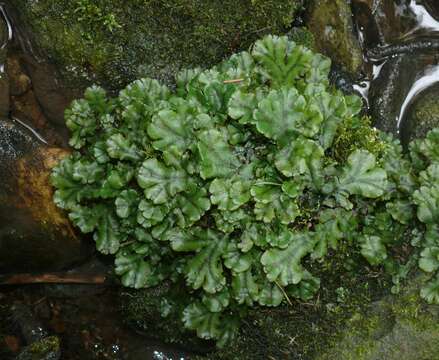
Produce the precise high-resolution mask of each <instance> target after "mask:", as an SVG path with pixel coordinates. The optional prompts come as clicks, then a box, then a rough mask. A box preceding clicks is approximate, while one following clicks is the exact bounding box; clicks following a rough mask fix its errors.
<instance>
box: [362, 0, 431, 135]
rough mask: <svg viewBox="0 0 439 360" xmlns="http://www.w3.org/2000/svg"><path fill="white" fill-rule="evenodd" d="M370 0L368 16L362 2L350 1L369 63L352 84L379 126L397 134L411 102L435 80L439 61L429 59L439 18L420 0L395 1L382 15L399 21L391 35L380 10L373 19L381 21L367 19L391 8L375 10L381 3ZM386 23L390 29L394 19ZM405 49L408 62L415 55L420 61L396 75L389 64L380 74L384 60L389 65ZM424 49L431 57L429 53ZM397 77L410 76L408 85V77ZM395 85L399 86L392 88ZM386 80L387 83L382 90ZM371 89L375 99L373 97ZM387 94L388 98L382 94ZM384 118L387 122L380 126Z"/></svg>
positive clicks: (384, 63)
mask: <svg viewBox="0 0 439 360" xmlns="http://www.w3.org/2000/svg"><path fill="white" fill-rule="evenodd" d="M374 4H375V7H374V8H373V9H369V10H368V11H371V13H370V16H369V17H368V18H367V20H365V18H364V16H365V11H366V8H365V5H364V3H362V2H354V13H355V14H356V18H357V31H358V37H359V41H360V44H361V45H362V46H363V49H364V52H365V60H366V67H367V75H366V77H365V78H364V79H362V80H361V81H359V82H358V83H357V84H355V85H354V89H355V90H356V91H357V93H358V94H359V95H360V96H361V97H362V98H363V99H364V100H365V103H366V105H367V108H368V109H369V111H371V113H372V115H373V116H374V117H375V118H376V120H377V124H378V125H377V126H378V127H380V128H382V129H384V130H386V131H392V132H394V133H395V134H400V132H401V127H403V126H404V124H405V122H404V119H405V117H406V116H407V113H408V112H409V109H410V106H411V105H412V104H413V102H414V101H415V100H416V99H417V97H418V96H419V95H420V94H421V93H422V92H423V91H424V90H426V89H428V88H429V87H431V86H433V85H435V84H436V83H438V82H439V63H437V62H436V60H435V59H433V60H430V59H432V58H433V57H434V56H435V54H437V53H438V52H439V21H438V20H436V19H435V17H434V16H432V14H430V13H429V12H428V10H427V7H426V6H425V5H424V3H423V1H415V0H411V1H410V2H409V3H407V2H404V1H399V2H394V3H393V4H392V6H394V8H393V9H391V10H393V12H392V13H391V14H390V13H389V14H385V15H387V17H388V18H389V19H391V18H393V19H394V21H395V22H396V23H398V29H399V30H400V33H399V34H395V33H393V32H391V31H390V30H388V29H387V28H386V26H384V25H383V24H382V22H383V18H385V16H384V15H383V14H382V13H381V14H380V16H381V18H380V19H377V21H380V22H381V23H380V24H379V25H377V24H378V23H374V22H373V21H372V20H371V19H370V17H371V16H378V15H377V13H378V12H379V11H382V12H385V11H388V12H390V10H389V8H386V9H378V6H380V2H378V1H377V2H374ZM395 4H396V5H395ZM397 4H399V5H397ZM436 15H438V14H436ZM387 26H388V27H389V28H390V27H391V26H392V24H387ZM391 30H392V31H393V29H391ZM380 31H381V32H383V33H380ZM386 31H388V33H386ZM388 39H391V40H388ZM405 54H410V56H412V57H413V58H412V61H413V59H416V62H417V64H418V65H417V66H413V67H410V68H408V69H404V71H401V73H399V74H397V73H396V71H397V70H396V69H395V70H394V69H390V70H389V69H387V70H386V72H385V73H384V74H382V70H383V67H384V66H385V65H386V63H387V62H389V61H391V63H389V65H390V66H393V63H394V61H393V60H394V59H395V57H398V56H405ZM428 54H431V56H430V57H428ZM392 59H393V60H392ZM426 59H427V60H426ZM423 64H425V65H423ZM389 74H392V76H394V77H395V78H396V80H394V84H391V83H388V82H386V79H387V78H388V77H389V76H390V75H389ZM398 77H403V78H404V79H405V80H407V79H413V80H412V83H411V84H408V85H406V84H405V82H406V81H405V80H403V78H401V80H400V81H398V80H397V78H398ZM395 84H396V86H397V88H395V89H392V86H395ZM402 84H404V86H402ZM386 85H388V86H389V88H388V89H385V90H384V89H383V88H385V87H386ZM371 89H372V90H373V93H374V94H375V97H378V98H379V99H375V100H374V101H372V100H373V99H371ZM386 97H389V98H390V99H388V100H387V99H383V98H386ZM380 117H381V119H380ZM384 122H387V123H388V124H387V125H383V123H384Z"/></svg>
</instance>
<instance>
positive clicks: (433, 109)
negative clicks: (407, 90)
mask: <svg viewBox="0 0 439 360" xmlns="http://www.w3.org/2000/svg"><path fill="white" fill-rule="evenodd" d="M438 96H439V85H438V84H435V85H433V86H431V87H429V88H427V89H426V90H424V91H423V92H421V93H420V94H418V95H417V97H416V99H415V100H414V101H413V103H412V105H411V106H410V107H409V109H408V112H407V116H406V117H405V119H403V123H402V128H401V137H402V138H403V139H404V142H409V141H411V140H413V139H422V138H424V137H425V135H427V133H428V132H429V131H430V130H431V129H433V128H436V127H438V126H439V103H438V101H437V99H438Z"/></svg>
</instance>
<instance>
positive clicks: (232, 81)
mask: <svg viewBox="0 0 439 360" xmlns="http://www.w3.org/2000/svg"><path fill="white" fill-rule="evenodd" d="M243 81H244V79H230V80H224V81H223V83H224V84H236V83H240V82H243Z"/></svg>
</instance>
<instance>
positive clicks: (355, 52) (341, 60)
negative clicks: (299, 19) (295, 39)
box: [307, 0, 363, 77]
mask: <svg viewBox="0 0 439 360" xmlns="http://www.w3.org/2000/svg"><path fill="white" fill-rule="evenodd" d="M310 3H311V4H310V7H309V10H308V20H307V26H308V28H309V30H310V31H311V32H312V33H313V34H314V36H315V39H316V48H317V50H318V51H319V52H321V53H323V54H325V55H327V56H329V57H330V58H331V59H332V60H333V61H334V62H335V63H337V64H339V65H341V66H342V67H343V68H344V70H346V71H348V72H349V73H351V74H352V75H354V76H356V77H358V76H359V75H360V71H361V70H362V67H363V54H362V50H361V48H360V44H359V42H358V39H357V38H356V37H355V33H354V26H353V22H352V12H351V8H350V3H349V2H348V1H347V0H312V1H311V2H310Z"/></svg>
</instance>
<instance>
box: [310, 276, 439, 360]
mask: <svg viewBox="0 0 439 360" xmlns="http://www.w3.org/2000/svg"><path fill="white" fill-rule="evenodd" d="M420 283H422V279H420V278H416V279H415V280H413V281H412V283H411V284H412V286H411V287H408V288H406V290H405V292H403V293H402V294H401V295H398V296H387V297H385V298H384V299H382V300H380V301H379V302H376V303H372V304H371V305H370V306H369V308H368V310H367V311H365V312H361V313H357V314H356V315H355V316H353V317H352V318H351V320H350V321H348V322H347V323H346V326H345V327H344V329H343V330H339V331H338V333H335V334H334V335H335V336H333V338H332V341H331V343H332V344H331V346H330V347H329V350H327V351H324V352H322V353H321V354H320V355H319V356H317V357H316V360H336V359H337V360H354V359H355V360H374V359H386V360H397V359H398V360H433V359H436V358H437V354H438V351H439V322H438V319H439V307H437V306H431V305H427V304H426V303H425V302H423V301H422V300H421V299H420V297H419V295H418V293H419V284H420Z"/></svg>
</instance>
